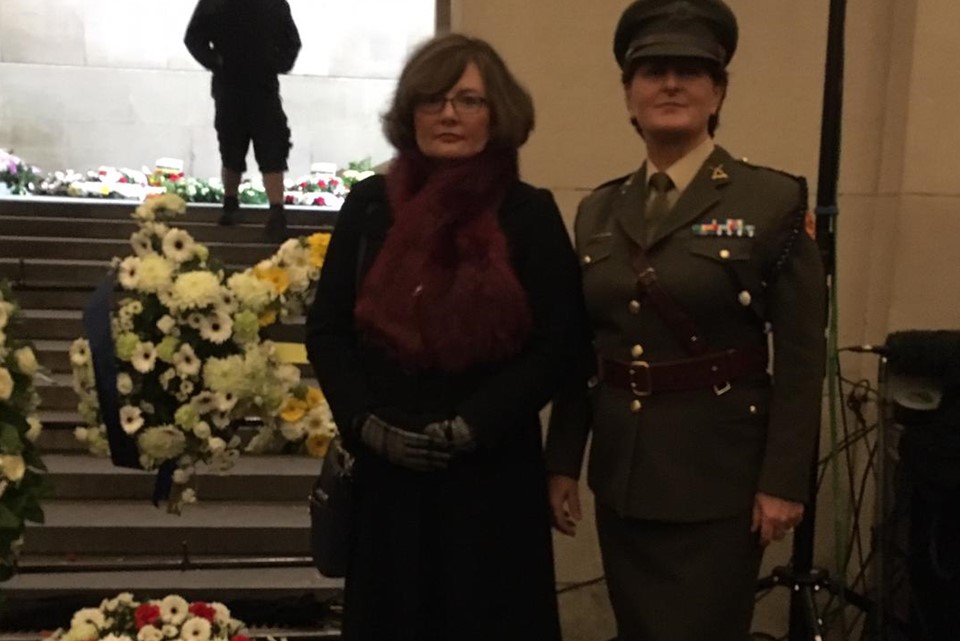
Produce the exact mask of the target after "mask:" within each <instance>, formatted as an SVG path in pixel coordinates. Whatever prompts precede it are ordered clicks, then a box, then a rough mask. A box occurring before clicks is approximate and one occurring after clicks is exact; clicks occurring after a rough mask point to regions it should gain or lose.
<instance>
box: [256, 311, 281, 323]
mask: <svg viewBox="0 0 960 641" xmlns="http://www.w3.org/2000/svg"><path fill="white" fill-rule="evenodd" d="M259 321H260V327H266V326H267V325H273V324H274V323H276V322H277V310H275V309H268V310H267V311H265V312H264V313H262V314H260V318H259Z"/></svg>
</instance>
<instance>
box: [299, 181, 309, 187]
mask: <svg viewBox="0 0 960 641" xmlns="http://www.w3.org/2000/svg"><path fill="white" fill-rule="evenodd" d="M307 184H308V183H307V181H306V180H304V181H303V182H302V183H300V189H306V188H307Z"/></svg>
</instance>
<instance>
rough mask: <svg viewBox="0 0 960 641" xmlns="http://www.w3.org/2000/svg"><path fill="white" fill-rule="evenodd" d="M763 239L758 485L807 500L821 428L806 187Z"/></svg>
mask: <svg viewBox="0 0 960 641" xmlns="http://www.w3.org/2000/svg"><path fill="white" fill-rule="evenodd" d="M796 191H797V193H796V195H795V196H794V203H795V205H793V207H792V208H791V209H790V212H789V214H788V215H786V216H784V218H783V220H782V223H781V225H780V227H779V228H778V229H776V230H775V232H774V233H775V238H774V239H772V240H771V242H769V243H766V246H767V247H769V248H770V249H771V251H772V253H771V255H770V256H769V257H768V264H769V266H770V274H769V276H768V279H769V282H768V290H767V305H768V314H769V320H770V323H771V324H772V326H773V394H772V397H771V401H770V414H769V421H770V423H769V426H768V431H767V443H766V450H765V454H764V458H763V463H762V466H761V470H760V480H759V486H758V489H759V491H761V492H764V493H766V494H771V495H774V496H778V497H781V498H784V499H789V500H794V501H801V502H803V501H806V500H808V499H809V485H810V470H811V463H812V461H813V458H814V456H815V455H816V454H815V452H814V445H815V443H816V436H817V433H818V430H819V428H820V414H821V408H822V402H823V376H824V369H825V362H826V341H825V338H824V332H825V329H824V328H825V326H826V281H825V276H824V272H823V265H822V261H821V259H820V254H819V251H818V249H817V245H816V243H815V242H814V241H813V239H812V238H810V237H809V236H808V235H807V234H806V233H805V232H804V229H803V220H804V214H805V212H806V206H807V204H806V185H805V184H804V183H803V181H802V180H799V181H798V182H797V190H796Z"/></svg>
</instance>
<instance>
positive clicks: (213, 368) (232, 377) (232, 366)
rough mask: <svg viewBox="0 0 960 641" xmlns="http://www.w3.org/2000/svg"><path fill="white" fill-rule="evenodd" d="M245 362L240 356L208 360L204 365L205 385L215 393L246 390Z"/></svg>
mask: <svg viewBox="0 0 960 641" xmlns="http://www.w3.org/2000/svg"><path fill="white" fill-rule="evenodd" d="M244 376H245V374H244V360H243V357H241V356H240V355H239V354H234V355H233V356H227V357H226V358H208V359H207V361H206V362H205V363H204V364H203V383H204V385H205V386H206V387H207V388H208V389H211V390H213V391H215V392H227V391H230V392H235V393H236V392H237V390H243V389H246V386H245V383H246V381H245V380H244Z"/></svg>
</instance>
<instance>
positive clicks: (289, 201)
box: [283, 195, 294, 205]
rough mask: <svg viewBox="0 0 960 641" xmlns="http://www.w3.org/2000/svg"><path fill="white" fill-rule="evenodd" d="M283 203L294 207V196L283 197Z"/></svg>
mask: <svg viewBox="0 0 960 641" xmlns="http://www.w3.org/2000/svg"><path fill="white" fill-rule="evenodd" d="M283 202H284V203H285V204H287V205H292V204H293V202H294V199H293V196H289V195H287V196H284V197H283Z"/></svg>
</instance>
